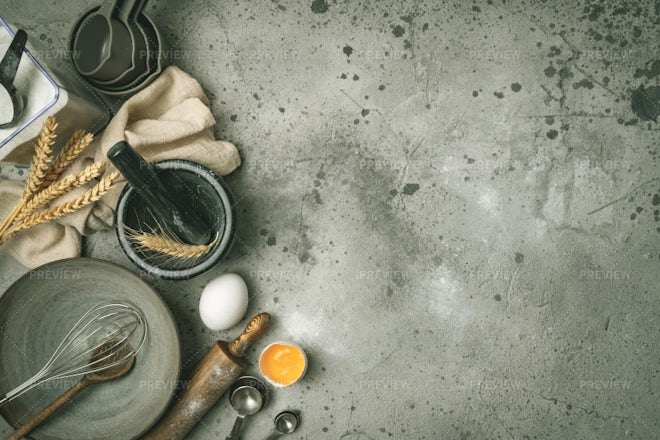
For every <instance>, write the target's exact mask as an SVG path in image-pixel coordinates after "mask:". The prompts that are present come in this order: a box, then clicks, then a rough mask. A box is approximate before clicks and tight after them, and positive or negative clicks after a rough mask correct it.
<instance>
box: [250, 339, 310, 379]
mask: <svg viewBox="0 0 660 440" xmlns="http://www.w3.org/2000/svg"><path fill="white" fill-rule="evenodd" d="M259 368H260V369H261V373H262V374H263V375H264V376H266V377H268V378H269V379H270V380H272V381H273V382H275V383H278V384H280V385H283V386H289V385H291V384H293V383H294V382H295V381H297V380H298V379H300V376H302V374H303V372H304V371H305V356H304V355H303V353H302V352H301V351H300V350H299V349H298V348H297V347H292V346H290V345H282V344H273V345H271V346H270V347H268V348H266V350H265V351H264V352H263V354H262V355H261V358H260V359H259Z"/></svg>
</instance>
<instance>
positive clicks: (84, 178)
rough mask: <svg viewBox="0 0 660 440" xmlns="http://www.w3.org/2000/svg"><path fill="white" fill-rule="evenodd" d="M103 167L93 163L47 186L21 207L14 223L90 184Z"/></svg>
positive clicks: (98, 163) (104, 164)
mask: <svg viewBox="0 0 660 440" xmlns="http://www.w3.org/2000/svg"><path fill="white" fill-rule="evenodd" d="M105 167H106V163H105V162H95V163H93V164H91V165H89V166H87V167H86V168H85V169H84V170H82V171H81V172H80V173H79V174H76V175H68V176H65V177H63V178H62V179H61V180H59V181H58V182H55V183H53V184H52V185H50V186H48V187H47V188H46V189H44V190H41V191H40V192H38V193H37V194H36V195H35V196H34V197H33V198H32V199H30V200H29V201H28V202H27V203H26V204H25V205H24V206H23V209H22V210H21V212H20V213H19V214H18V216H16V220H14V222H15V223H18V222H20V221H21V220H23V219H24V218H25V217H27V216H28V215H30V214H32V213H34V211H35V210H37V209H39V208H41V207H42V206H44V205H45V204H46V203H48V202H51V201H53V200H55V199H56V198H58V197H59V196H61V195H63V194H66V193H68V192H69V191H71V190H72V189H74V188H78V187H79V186H82V185H84V184H86V183H88V182H90V181H91V180H92V179H96V178H97V177H98V176H100V175H101V173H102V172H103V170H104V169H105Z"/></svg>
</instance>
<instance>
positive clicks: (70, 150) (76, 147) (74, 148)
mask: <svg viewBox="0 0 660 440" xmlns="http://www.w3.org/2000/svg"><path fill="white" fill-rule="evenodd" d="M93 140H94V135H92V134H90V133H86V132H85V131H84V130H76V131H75V132H74V133H73V136H71V139H69V141H68V142H67V143H66V145H65V146H64V147H63V148H62V150H61V151H60V153H59V154H58V155H57V158H56V159H55V162H54V163H53V165H52V166H51V167H50V169H49V170H48V174H47V175H46V177H45V178H44V181H43V182H42V184H41V187H42V188H46V187H48V186H49V185H50V184H51V183H53V182H55V181H56V180H57V179H58V178H59V177H60V176H61V175H62V173H63V172H64V170H66V169H67V168H68V167H69V166H70V165H71V163H73V161H74V159H75V158H76V157H78V156H79V155H80V153H82V152H83V150H84V149H85V148H87V146H88V145H89V144H91V143H92V141H93Z"/></svg>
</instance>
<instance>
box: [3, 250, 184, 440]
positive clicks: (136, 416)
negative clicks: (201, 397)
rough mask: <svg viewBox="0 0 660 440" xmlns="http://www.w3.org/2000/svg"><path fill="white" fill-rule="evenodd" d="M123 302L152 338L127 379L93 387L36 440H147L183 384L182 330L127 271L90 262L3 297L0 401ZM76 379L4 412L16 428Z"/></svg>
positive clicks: (55, 270)
mask: <svg viewBox="0 0 660 440" xmlns="http://www.w3.org/2000/svg"><path fill="white" fill-rule="evenodd" d="M112 300H119V301H127V302H130V303H132V304H134V305H135V306H137V308H139V309H140V310H141V311H142V313H143V314H144V316H145V319H146V322H147V326H148V335H147V340H146V342H145V344H144V346H143V347H142V350H141V351H140V352H139V353H138V356H137V358H136V361H135V365H134V366H133V368H132V370H131V371H130V372H129V373H128V374H127V375H126V376H124V377H122V378H119V379H117V380H114V381H112V382H107V383H101V384H95V385H90V386H89V387H87V388H86V389H85V390H83V391H82V392H81V393H80V394H79V395H78V396H76V397H75V398H74V400H73V401H72V402H70V403H68V404H67V405H65V406H64V407H63V408H61V409H60V410H58V411H57V412H56V413H55V414H54V415H53V416H52V417H51V418H50V419H49V420H47V421H46V422H45V423H44V424H43V425H42V426H41V427H39V428H37V429H36V430H35V431H34V432H33V433H32V434H31V435H30V438H32V439H34V440H78V439H80V440H82V439H95V440H105V439H107V440H129V439H135V438H138V437H139V436H140V434H143V433H144V432H145V431H146V430H147V429H148V428H149V427H150V426H151V425H152V424H153V423H154V422H156V420H158V418H159V417H160V416H161V415H162V413H163V412H164V411H165V409H166V407H167V406H168V403H169V401H170V399H171V397H172V395H173V394H174V391H175V389H176V386H177V382H178V377H179V367H180V363H181V353H180V345H179V336H178V333H177V328H176V324H175V322H174V319H173V317H172V314H171V313H170V311H169V309H168V308H167V306H166V305H165V303H164V302H163V300H162V299H161V298H160V297H159V296H158V294H157V293H156V292H155V291H154V290H153V289H152V288H151V287H149V285H147V284H146V283H145V282H144V281H142V280H141V279H140V278H138V277H137V276H136V275H134V274H133V273H131V272H129V271H128V270H126V269H124V268H122V267H119V266H117V265H115V264H112V263H108V262H104V261H101V260H93V259H88V258H74V259H70V260H62V261H57V262H54V263H50V264H46V265H44V266H41V267H39V268H37V269H34V270H32V271H30V272H28V273H27V274H25V275H24V276H23V277H21V278H20V279H19V280H18V281H16V282H15V283H14V284H13V285H12V286H11V287H9V289H8V290H7V291H6V292H5V293H4V294H3V295H2V296H1V297H0V396H4V395H5V393H6V392H8V391H10V390H12V389H14V388H15V387H16V386H18V385H20V384H21V383H23V382H24V381H25V380H26V379H28V378H29V377H30V376H32V375H33V374H34V373H36V372H37V371H38V370H40V369H41V367H42V366H43V365H44V364H45V363H46V361H47V360H48V358H50V356H51V354H52V353H53V351H54V350H55V348H56V347H57V345H58V344H59V343H60V341H61V340H62V338H64V336H65V335H66V333H67V332H68V331H69V330H70V329H71V327H72V326H73V324H75V323H76V321H77V320H78V318H80V316H82V315H83V314H84V313H85V312H86V311H87V310H89V309H90V308H92V307H93V306H95V305H96V304H98V303H101V302H106V301H112ZM79 379H80V378H77V379H66V380H61V381H53V382H49V383H46V384H43V385H41V386H39V387H37V388H35V389H33V390H31V391H29V392H28V393H26V394H24V395H22V396H21V397H18V398H17V399H15V400H13V401H11V402H9V403H7V404H6V405H4V406H2V407H0V413H2V416H3V417H4V418H5V420H7V422H8V423H9V424H10V425H12V426H14V427H17V426H19V425H22V424H23V423H25V421H26V420H27V419H28V418H29V417H31V416H33V415H34V414H36V413H38V412H39V411H40V410H41V409H43V408H44V407H46V406H47V405H48V404H49V403H50V402H52V401H53V400H55V398H57V397H58V396H59V395H61V394H62V393H63V392H64V391H66V390H67V389H68V388H69V387H70V386H71V385H72V384H73V383H75V382H76V381H77V380H79Z"/></svg>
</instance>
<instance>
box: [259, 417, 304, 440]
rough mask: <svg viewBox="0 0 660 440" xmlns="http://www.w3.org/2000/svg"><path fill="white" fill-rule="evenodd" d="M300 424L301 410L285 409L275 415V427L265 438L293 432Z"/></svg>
mask: <svg viewBox="0 0 660 440" xmlns="http://www.w3.org/2000/svg"><path fill="white" fill-rule="evenodd" d="M298 424H300V411H283V412H281V413H279V414H278V415H277V416H276V417H275V428H273V430H272V431H271V432H270V434H268V436H266V438H265V439H264V440H274V439H276V438H279V437H280V436H282V435H285V434H291V433H292V432H293V431H295V430H296V428H298Z"/></svg>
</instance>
